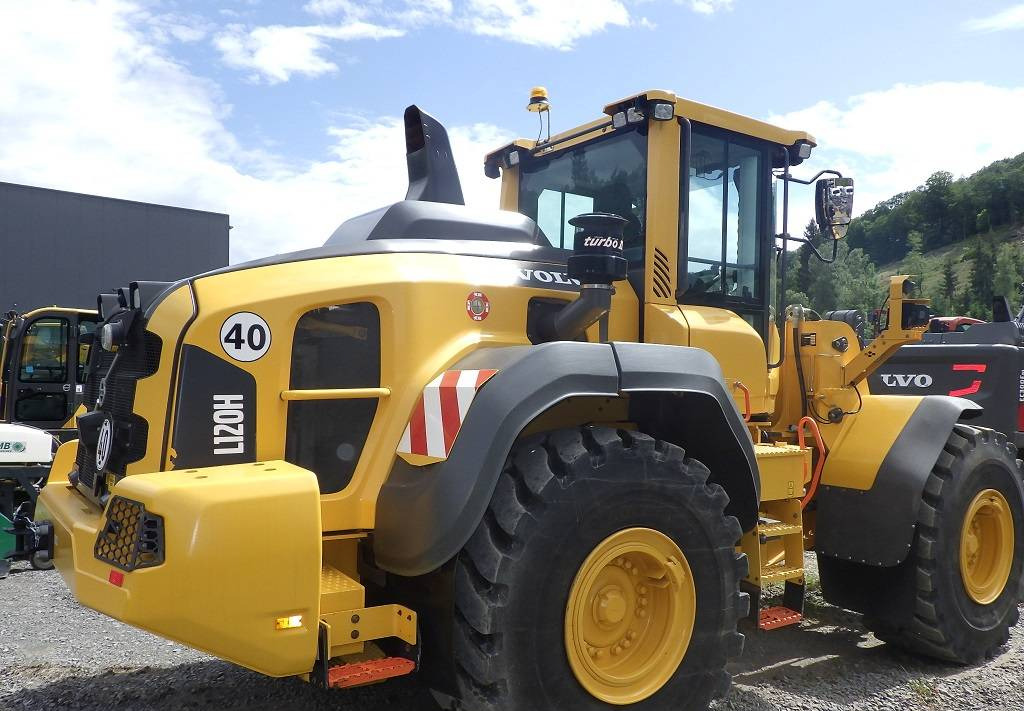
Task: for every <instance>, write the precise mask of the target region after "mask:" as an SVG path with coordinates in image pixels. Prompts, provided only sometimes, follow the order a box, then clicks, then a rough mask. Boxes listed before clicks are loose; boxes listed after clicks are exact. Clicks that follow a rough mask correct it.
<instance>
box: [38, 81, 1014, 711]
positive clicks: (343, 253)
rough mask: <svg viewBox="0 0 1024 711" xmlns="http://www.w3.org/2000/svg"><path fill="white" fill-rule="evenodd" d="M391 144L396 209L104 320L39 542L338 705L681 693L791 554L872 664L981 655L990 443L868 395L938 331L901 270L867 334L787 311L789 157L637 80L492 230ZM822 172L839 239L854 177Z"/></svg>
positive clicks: (989, 646)
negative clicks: (911, 347)
mask: <svg viewBox="0 0 1024 711" xmlns="http://www.w3.org/2000/svg"><path fill="white" fill-rule="evenodd" d="M538 96H539V98H538V101H537V102H535V103H543V93H542V92H538ZM405 127H406V141H407V153H408V169H409V190H408V194H407V197H406V199H405V200H403V201H401V202H398V203H396V204H394V205H390V206H388V207H384V208H381V209H379V210H376V211H373V212H370V213H367V214H366V215H363V216H361V217H357V218H354V219H352V220H349V221H348V222H345V223H343V224H342V225H341V226H340V227H339V228H338V229H337V230H336V231H335V233H334V234H333V235H332V236H331V237H330V239H328V240H327V242H326V244H324V246H323V247H320V248H317V249H311V250H306V251H302V252H296V253H292V254H286V255H282V256H277V257H272V258H268V259H263V260H258V261H255V262H250V263H247V264H242V265H237V266H233V267H229V268H226V269H222V270H219V271H216V272H211V273H207V274H203V275H199V276H196V277H193V278H190V279H186V280H184V281H181V282H178V283H175V284H170V285H154V284H146V283H141V284H140V283H137V284H133V285H131V286H129V287H126V288H125V289H123V290H121V291H120V292H119V294H118V295H117V297H116V299H117V301H118V307H117V308H114V309H107V310H105V312H104V316H105V321H104V323H103V325H102V327H101V329H100V338H99V340H100V342H101V344H102V347H103V348H104V349H105V350H104V352H105V353H107V354H108V356H110V357H109V358H108V359H107V360H106V361H105V363H104V364H103V365H102V366H101V367H99V369H98V370H97V372H96V373H95V377H93V378H92V379H91V380H90V381H89V384H88V389H89V392H88V393H87V402H88V404H89V407H90V410H91V411H90V412H89V413H87V414H86V415H84V416H82V417H80V418H79V419H78V430H79V439H78V440H77V441H75V442H72V443H69V444H65V445H64V446H63V447H61V449H60V450H59V451H58V453H57V457H56V460H55V462H54V465H53V468H52V474H51V481H50V485H49V486H47V487H46V489H44V490H43V494H42V498H41V502H42V506H43V507H44V508H45V510H46V514H45V518H46V523H41V524H39V525H38V531H37V533H38V539H39V542H40V545H42V546H44V547H46V548H47V549H48V550H51V551H52V555H53V558H54V560H55V562H56V564H57V567H58V568H59V569H60V571H61V573H62V574H63V576H64V578H65V580H66V581H67V583H68V585H69V586H70V588H71V589H72V590H73V592H74V594H75V596H76V597H77V598H78V600H79V601H80V602H81V603H82V604H84V605H87V606H89V607H91V608H93V609H96V610H99V611H100V612H103V613H105V614H107V615H109V616H111V617H114V618H116V619H118V620H122V621H124V622H127V623H129V624H132V625H135V626H138V627H141V628H144V629H147V630H150V631H152V632H155V633H156V634H159V635H162V636H164V637H166V638H168V639H173V640H177V641H179V642H182V643H184V644H187V645H190V646H192V647H195V648H197V649H201V650H204V651H206V652H209V653H211V654H213V655H216V656H218V657H221V658H223V659H226V660H230V661H232V662H234V663H236V664H239V665H242V666H245V667H248V668H250V669H254V670H256V671H259V672H261V673H263V674H267V675H270V676H276V677H284V676H299V677H302V678H304V679H306V680H308V681H309V682H311V683H314V684H319V685H322V686H325V687H349V686H356V685H361V684H366V683H371V682H378V681H382V680H384V679H387V678H389V677H394V676H400V675H404V674H408V673H412V672H414V671H418V673H419V674H420V676H421V677H422V678H423V680H424V682H425V683H426V684H427V685H429V687H430V688H432V689H433V690H435V692H436V694H437V696H438V697H439V698H441V699H443V700H444V701H445V703H446V704H447V705H448V706H450V707H452V708H455V707H458V708H461V709H475V710H497V709H502V710H509V709H518V710H525V709H531V710H533V709H560V710H561V709H574V710H575V709H610V708H613V707H620V706H631V707H636V708H644V709H669V708H671V709H702V708H705V707H706V706H707V705H708V703H709V701H710V699H711V698H712V697H714V696H715V695H720V694H722V693H724V692H725V691H726V690H727V688H728V685H729V676H728V674H727V673H726V671H725V665H726V662H727V660H728V659H730V658H732V657H734V656H736V655H737V654H739V653H740V651H741V648H742V646H743V641H744V637H743V636H742V635H741V634H740V633H739V632H737V623H738V621H739V620H740V619H741V618H743V617H745V616H747V615H748V614H749V615H750V616H751V617H753V619H754V620H755V621H756V623H757V624H758V625H759V626H760V627H763V628H771V627H776V626H779V625H783V624H788V623H792V622H795V621H797V620H799V617H800V612H801V605H802V597H803V589H804V584H805V578H804V569H803V556H804V552H805V550H814V551H816V552H817V555H818V557H819V562H820V569H821V578H822V586H823V589H824V594H825V596H826V597H827V598H828V599H829V600H831V601H833V602H835V603H836V604H840V605H843V606H845V607H848V608H850V609H853V610H858V611H860V612H863V613H864V615H865V621H866V623H867V624H868V626H869V627H870V628H871V629H873V630H875V631H876V633H878V634H879V635H881V636H882V637H883V638H884V639H886V640H889V641H890V642H892V643H893V644H897V645H900V646H902V647H906V648H908V649H912V650H916V651H918V652H920V653H922V654H925V655H929V656H933V657H937V658H940V659H945V660H949V661H952V662H958V663H972V662H975V661H977V660H979V659H983V658H985V657H986V656H987V655H991V654H994V653H996V652H997V651H998V650H999V648H1000V645H1002V644H1003V643H1004V642H1005V641H1006V639H1007V636H1008V630H1009V627H1010V626H1011V625H1013V624H1014V623H1015V622H1016V620H1017V603H1018V600H1019V599H1020V595H1021V567H1022V552H1024V548H1022V546H1021V536H1022V533H1024V520H1022V513H1021V512H1022V487H1021V472H1020V469H1019V464H1018V462H1017V461H1016V458H1015V454H1016V450H1015V448H1014V447H1013V446H1012V445H1011V444H1009V443H1007V441H1006V439H1005V437H1003V436H1002V435H1000V434H997V433H995V432H993V431H991V430H985V429H979V428H975V427H972V426H971V425H970V424H969V422H970V418H971V417H972V416H973V415H974V414H975V413H976V412H977V407H976V406H975V405H973V404H972V403H970V402H968V401H966V400H961V399H957V398H951V397H927V398H912V397H885V396H878V395H872V394H869V393H868V390H867V388H866V386H865V379H866V377H867V376H868V375H869V374H870V373H871V372H872V371H873V370H874V369H875V368H877V367H878V365H879V364H880V363H881V362H883V361H884V359H885V357H886V356H887V355H888V354H890V353H891V352H892V351H894V350H895V349H896V348H897V347H899V346H900V345H903V344H905V343H908V342H912V341H915V340H917V339H919V338H920V334H921V332H922V331H923V330H924V328H925V324H926V323H927V310H926V309H923V308H922V304H921V303H920V301H919V300H917V299H915V298H914V294H913V287H912V284H910V283H908V282H907V281H906V280H905V279H902V278H897V279H894V281H893V283H892V286H891V289H890V294H889V300H888V324H887V326H886V327H885V328H884V329H883V331H882V333H881V335H880V336H879V338H878V339H876V340H875V341H873V342H872V343H869V344H868V345H867V346H866V347H865V348H863V349H861V348H860V347H859V346H858V343H857V340H856V337H855V334H854V333H853V331H852V329H850V327H849V326H848V325H846V324H844V323H840V322H826V321H813V322H812V321H809V320H807V319H806V318H805V317H804V313H803V311H802V310H801V309H799V308H792V309H788V310H787V309H783V308H781V305H780V304H776V303H775V302H776V300H777V297H776V296H775V292H774V287H775V285H776V283H777V280H776V275H775V274H774V265H775V263H776V261H777V256H778V248H785V245H786V243H788V242H789V241H790V240H791V239H792V238H791V237H789V235H788V234H787V231H786V228H787V216H786V212H787V210H786V208H788V197H789V189H790V185H791V184H797V185H799V184H801V183H804V184H807V183H809V182H811V181H807V180H803V179H800V178H797V177H796V176H795V175H794V174H793V173H792V172H791V169H792V168H793V167H795V166H797V165H799V164H801V163H802V162H803V161H805V160H807V159H808V158H809V157H810V155H811V152H812V149H813V147H814V146H815V142H814V139H813V138H812V137H811V136H809V135H808V134H806V133H802V132H797V131H789V130H783V129H781V128H778V127H775V126H772V125H769V124H766V123H763V122H761V121H756V120H753V119H750V118H745V117H742V116H739V115H736V114H733V113H730V112H727V111H723V110H720V109H716V108H713V107H710V106H705V105H702V104H699V103H696V102H693V101H689V100H686V99H683V98H681V97H677V96H675V95H674V94H671V93H668V92H664V91H648V92H645V93H641V94H637V95H635V96H631V97H628V98H626V99H624V100H621V101H616V102H614V103H612V104H609V105H608V106H606V107H605V109H604V112H603V115H602V116H601V118H599V119H597V120H595V121H593V122H590V123H588V124H585V125H583V126H580V127H578V128H575V129H572V130H570V131H567V132H564V133H561V134H558V135H555V136H553V137H551V138H550V139H548V140H545V141H541V142H534V141H516V142H514V143H513V144H511V145H508V146H506V147H504V148H502V149H500V150H498V151H496V152H494V153H492V154H491V155H489V156H488V157H487V158H486V163H485V172H486V173H487V174H488V175H490V176H492V177H495V178H499V177H500V179H501V207H502V208H503V210H502V211H496V210H495V211H488V210H473V209H469V208H467V207H465V206H463V205H462V202H463V200H462V192H461V188H460V187H459V182H458V176H457V175H456V172H455V168H454V164H453V162H452V158H451V151H450V147H449V144H448V140H447V137H446V134H445V131H444V129H443V127H442V126H441V125H440V124H439V123H437V122H436V121H434V120H433V119H432V118H430V117H429V116H428V115H427V114H425V113H423V112H421V111H420V110H418V109H417V108H416V107H410V108H409V109H408V110H407V111H406V114H405ZM827 175H828V177H825V178H822V179H821V180H820V181H819V182H817V183H815V196H816V204H817V205H818V207H819V213H820V219H821V221H822V222H823V224H822V227H823V228H825V229H826V230H827V231H828V232H829V233H831V234H832V235H833V236H834V237H837V238H838V237H841V236H842V235H843V233H844V232H845V229H846V224H848V222H849V217H850V206H851V201H852V197H853V195H852V193H853V183H852V180H851V179H849V178H844V177H842V176H838V175H836V174H834V173H828V174H827ZM776 188H778V191H779V192H780V193H782V194H783V196H784V200H783V207H784V209H783V211H782V216H781V231H780V230H779V224H778V220H777V218H776V213H775V210H774V199H773V193H774V191H775V190H776ZM780 277H782V275H780ZM782 281H783V282H784V278H782ZM111 298H114V297H111ZM773 584H780V585H784V588H783V597H782V601H781V602H782V604H781V605H776V606H774V607H767V606H764V605H762V604H761V603H760V600H759V599H758V598H759V597H760V592H761V591H762V590H764V589H765V588H767V587H768V586H771V585H773ZM751 592H752V593H754V597H755V600H751V597H750V595H749V593H751ZM762 608H764V609H762Z"/></svg>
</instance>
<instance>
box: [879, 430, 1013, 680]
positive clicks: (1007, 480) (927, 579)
mask: <svg viewBox="0 0 1024 711" xmlns="http://www.w3.org/2000/svg"><path fill="white" fill-rule="evenodd" d="M922 499H923V500H922V502H921V507H920V514H919V516H918V522H917V534H916V536H915V539H914V546H913V550H912V552H911V554H910V557H909V558H908V560H907V561H906V562H904V564H903V565H901V566H900V567H899V568H898V569H895V570H893V571H892V572H891V573H890V574H889V576H888V578H889V579H888V581H887V583H888V587H887V588H881V589H877V590H876V591H875V595H876V596H878V597H879V598H880V599H881V600H882V601H884V600H886V599H888V600H891V601H892V602H893V604H891V605H885V604H879V605H875V606H874V607H875V609H874V610H870V611H867V613H868V614H866V615H865V618H864V623H865V625H866V626H867V627H868V628H869V629H871V630H872V631H873V632H874V633H875V635H876V636H877V637H879V639H882V640H884V641H886V642H889V643H892V644H896V645H898V646H901V647H903V648H905V649H907V650H909V651H912V652H915V653H918V654H922V655H925V656H929V657H935V658H938V659H943V660H946V661H950V662H955V663H959V664H974V663H976V662H978V661H981V660H983V659H985V658H990V657H992V656H994V655H995V654H996V653H997V652H998V651H999V649H1000V648H1001V647H1002V646H1003V645H1004V644H1006V641H1007V640H1008V638H1009V629H1010V627H1012V626H1013V625H1015V624H1016V623H1017V619H1018V610H1017V604H1018V602H1019V601H1020V599H1021V592H1022V571H1024V489H1022V484H1021V474H1020V463H1019V462H1018V461H1017V460H1016V448H1015V447H1014V446H1013V445H1012V444H1009V443H1007V440H1006V437H1005V436H1004V435H1002V434H1000V433H998V432H994V431H992V430H988V429H978V428H974V427H967V426H964V425H957V426H956V427H955V428H954V429H953V432H952V434H951V435H950V437H949V440H948V442H947V443H946V446H945V448H944V449H943V452H942V453H941V454H940V455H939V459H938V461H937V462H936V464H935V467H934V468H933V469H932V472H931V475H930V476H929V477H928V481H927V483H926V485H925V490H924V493H923V495H922Z"/></svg>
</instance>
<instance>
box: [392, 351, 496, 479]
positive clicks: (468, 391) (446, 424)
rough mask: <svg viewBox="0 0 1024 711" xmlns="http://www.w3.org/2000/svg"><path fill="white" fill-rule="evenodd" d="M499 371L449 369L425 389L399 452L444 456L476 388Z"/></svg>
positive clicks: (453, 439) (458, 428)
mask: <svg viewBox="0 0 1024 711" xmlns="http://www.w3.org/2000/svg"><path fill="white" fill-rule="evenodd" d="M497 372H498V371H496V370H448V371H445V372H444V373H442V374H441V375H439V376H437V377H436V378H434V379H433V380H432V381H430V383H429V384H428V385H427V387H425V388H424V389H423V394H422V395H421V396H420V398H419V400H418V401H417V403H416V407H414V408H413V411H412V414H411V415H410V417H409V423H408V425H406V428H405V431H404V432H403V433H402V439H401V440H400V441H399V443H398V453H399V454H418V455H426V456H430V457H436V458H439V459H445V458H447V457H448V454H449V453H450V452H451V450H452V446H453V445H454V444H455V438H456V437H457V436H458V434H459V430H460V429H461V428H462V423H463V422H464V421H465V419H466V414H467V413H468V412H469V406H470V405H471V404H472V403H473V398H475V397H476V393H477V390H479V389H480V387H481V386H482V385H483V384H484V383H486V382H487V381H488V380H489V379H490V378H491V377H492V376H493V375H494V374H495V373H497Z"/></svg>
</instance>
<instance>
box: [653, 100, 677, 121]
mask: <svg viewBox="0 0 1024 711" xmlns="http://www.w3.org/2000/svg"><path fill="white" fill-rule="evenodd" d="M650 107H651V117H652V118H653V119H654V120H655V121H671V120H672V117H673V116H675V113H676V107H675V104H671V103H669V102H667V101H652V102H651V104H650Z"/></svg>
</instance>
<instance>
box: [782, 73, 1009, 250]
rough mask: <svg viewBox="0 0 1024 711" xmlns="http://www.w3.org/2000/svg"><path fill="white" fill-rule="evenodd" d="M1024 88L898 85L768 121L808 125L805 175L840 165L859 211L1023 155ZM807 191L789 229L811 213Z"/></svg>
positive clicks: (966, 84) (799, 226)
mask: <svg viewBox="0 0 1024 711" xmlns="http://www.w3.org/2000/svg"><path fill="white" fill-rule="evenodd" d="M1022 116H1024V86H1019V87H1010V88H1006V87H997V86H991V85H988V84H984V83H981V82H936V83H931V84H921V85H907V84H897V85H895V86H893V87H892V88H890V89H886V90H884V91H874V92H869V93H866V94H859V95H857V96H854V97H852V98H850V99H848V100H847V101H845V102H843V103H842V104H838V105H837V104H835V103H832V102H827V101H821V102H818V103H817V104H814V105H813V106H809V107H807V108H805V109H801V110H799V111H793V112H790V113H787V114H783V115H775V116H770V117H769V118H768V119H767V120H768V121H770V122H771V123H774V124H778V125H781V126H784V127H786V128H792V129H798V130H805V131H808V132H809V133H811V134H813V135H814V136H815V138H816V139H817V140H818V148H817V149H815V151H814V155H813V156H812V158H811V160H810V161H808V162H807V163H806V164H805V165H803V166H800V167H799V168H797V169H796V171H798V172H799V173H800V174H804V173H813V172H817V171H818V170H821V169H822V168H838V169H839V170H840V171H842V172H843V173H844V174H845V175H850V176H853V177H854V178H855V180H856V187H857V195H856V197H855V199H854V203H855V207H856V211H857V212H858V213H860V212H863V211H864V210H866V209H869V208H872V207H874V206H875V205H877V204H878V203H880V202H882V201H884V200H886V199H888V198H890V197H892V196H893V195H895V194H897V193H900V192H904V191H907V190H912V189H914V188H916V187H917V186H919V185H922V184H923V183H924V181H925V180H926V179H927V178H928V176H929V175H931V174H932V173H934V172H935V171H938V170H948V171H949V172H951V173H952V174H953V176H954V177H959V176H963V175H969V174H970V173H973V172H974V171H976V170H978V169H980V168H982V167H984V166H985V165H987V164H988V163H991V162H992V161H995V160H999V159H1001V158H1007V157H1009V156H1013V155H1017V154H1018V153H1021V152H1024V132H1021V130H1020V126H1021V117H1022ZM809 193H810V191H807V190H798V191H797V192H794V193H793V194H792V196H793V198H794V199H795V204H794V208H795V209H794V211H793V212H792V213H791V217H792V218H793V219H791V221H790V232H794V231H799V230H801V229H802V228H803V225H804V224H805V223H806V222H807V220H808V219H809V218H810V217H811V215H812V210H811V197H810V194H809Z"/></svg>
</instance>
